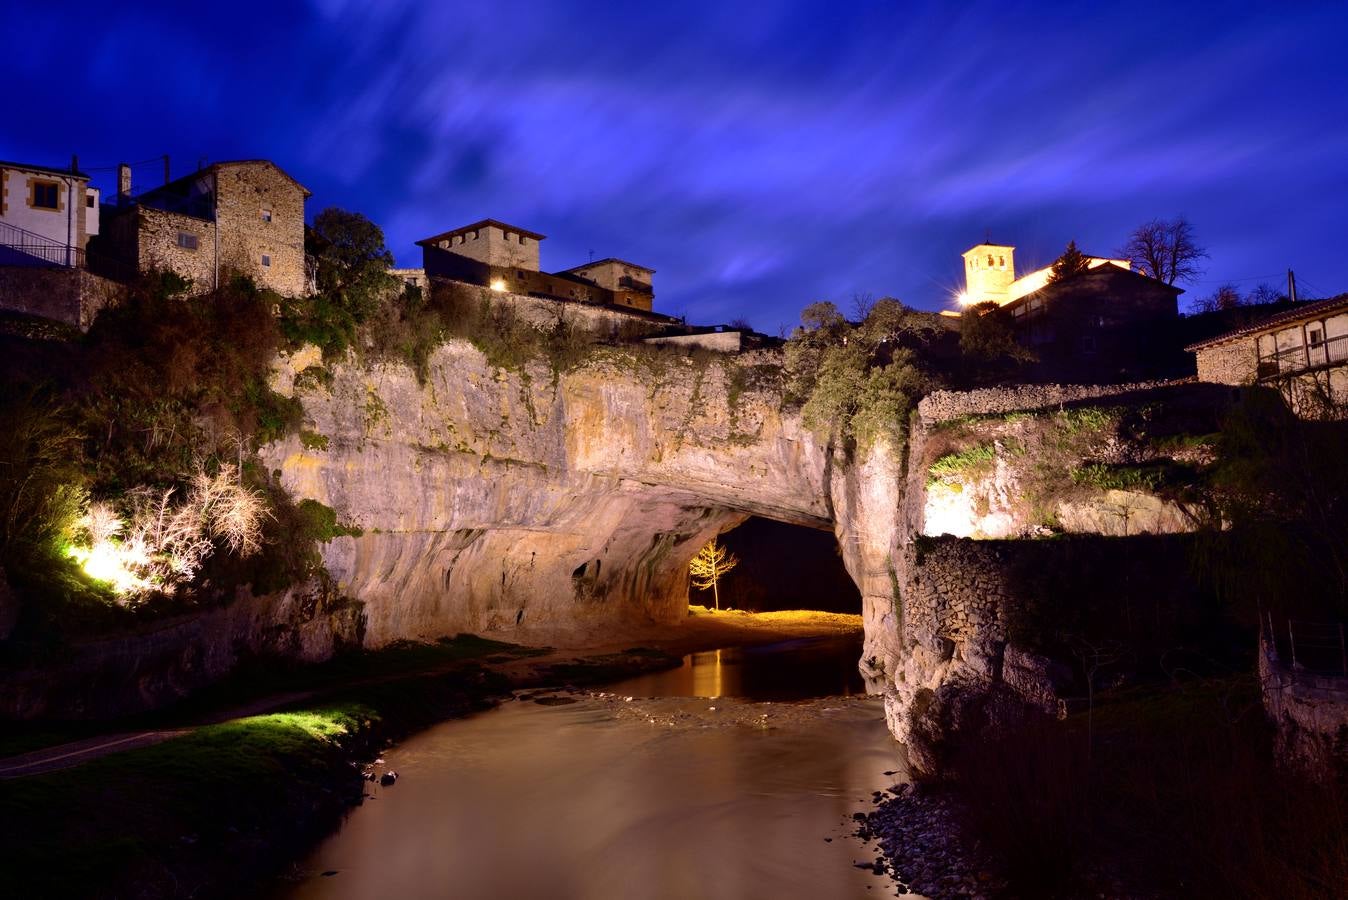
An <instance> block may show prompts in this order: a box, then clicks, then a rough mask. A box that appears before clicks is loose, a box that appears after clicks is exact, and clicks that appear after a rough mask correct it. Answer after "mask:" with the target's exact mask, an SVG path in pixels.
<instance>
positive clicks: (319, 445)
mask: <svg viewBox="0 0 1348 900" xmlns="http://www.w3.org/2000/svg"><path fill="white" fill-rule="evenodd" d="M300 444H301V445H302V446H303V447H304V449H306V450H318V451H323V450H327V449H328V436H327V435H326V434H319V433H317V432H315V431H308V430H304V431H301V432H300Z"/></svg>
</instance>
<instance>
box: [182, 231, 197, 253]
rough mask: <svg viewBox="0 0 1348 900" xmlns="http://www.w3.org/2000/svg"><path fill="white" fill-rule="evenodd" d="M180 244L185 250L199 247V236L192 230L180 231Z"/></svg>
mask: <svg viewBox="0 0 1348 900" xmlns="http://www.w3.org/2000/svg"><path fill="white" fill-rule="evenodd" d="M178 246H179V247H181V248H182V249H184V250H195V249H197V236H196V235H195V234H192V233H191V232H190V231H180V232H178Z"/></svg>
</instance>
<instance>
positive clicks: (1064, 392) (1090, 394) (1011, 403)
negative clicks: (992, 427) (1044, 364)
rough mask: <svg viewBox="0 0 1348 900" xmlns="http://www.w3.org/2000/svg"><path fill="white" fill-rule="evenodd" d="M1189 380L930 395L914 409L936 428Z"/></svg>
mask: <svg viewBox="0 0 1348 900" xmlns="http://www.w3.org/2000/svg"><path fill="white" fill-rule="evenodd" d="M1193 380H1194V379H1192V378H1172V379H1168V380H1159V381H1134V382H1131V383H1128V384H1016V385H1008V386H1006V387H993V388H979V389H977V390H973V391H933V392H932V393H930V394H928V395H927V396H925V397H923V398H922V400H921V402H919V403H918V405H917V414H918V417H919V418H920V419H921V421H922V424H923V425H936V424H939V423H941V422H948V421H950V420H951V419H958V418H961V417H962V416H987V415H1000V414H1002V413H1009V412H1022V411H1023V412H1029V411H1031V410H1038V409H1051V408H1052V407H1055V406H1061V405H1063V404H1065V403H1074V402H1076V401H1079V400H1094V399H1098V398H1101V397H1116V396H1120V395H1122V394H1132V393H1137V392H1139V391H1150V390H1155V389H1156V388H1162V387H1171V386H1173V385H1178V384H1190V383H1192V382H1193Z"/></svg>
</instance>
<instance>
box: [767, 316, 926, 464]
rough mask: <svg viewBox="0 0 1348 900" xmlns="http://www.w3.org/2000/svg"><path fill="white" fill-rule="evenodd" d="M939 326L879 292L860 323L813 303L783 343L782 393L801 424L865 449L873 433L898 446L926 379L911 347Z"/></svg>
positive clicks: (901, 445) (920, 345)
mask: <svg viewBox="0 0 1348 900" xmlns="http://www.w3.org/2000/svg"><path fill="white" fill-rule="evenodd" d="M937 331H938V326H937V325H936V324H935V323H934V322H933V321H932V317H931V316H930V315H926V314H923V313H919V312H915V311H913V310H910V309H908V308H907V307H905V306H904V305H903V304H902V303H900V302H899V301H897V300H890V299H885V300H880V301H879V302H877V303H876V304H875V305H874V306H873V307H871V309H870V310H869V312H868V313H867V315H866V318H865V319H864V320H863V321H862V322H861V323H859V324H854V323H851V322H848V321H847V320H846V319H845V318H843V315H842V313H840V312H838V309H837V307H835V306H834V305H833V304H832V303H814V304H811V305H810V306H808V307H806V308H805V310H804V311H803V312H802V313H801V326H800V327H799V328H797V329H796V330H795V332H794V333H793V334H792V335H791V339H790V340H789V341H787V344H786V360H785V368H786V376H787V385H786V388H787V399H788V401H790V402H795V403H799V404H801V415H802V418H803V419H804V422H805V424H806V426H807V427H809V428H811V429H812V430H814V431H815V432H816V433H818V434H820V435H825V436H828V437H830V438H832V439H835V440H838V441H840V442H841V443H842V445H843V446H844V447H846V448H861V449H864V448H866V447H868V446H870V445H871V444H872V443H874V442H875V441H876V440H877V439H879V438H882V437H883V438H886V439H888V440H889V441H891V442H892V444H893V446H894V449H895V450H896V451H900V452H901V451H902V449H903V448H904V446H905V444H906V441H907V435H908V419H909V416H910V415H911V413H912V411H913V409H914V407H915V406H916V404H917V401H918V398H919V397H921V395H922V394H923V393H924V392H925V391H926V389H927V388H928V386H929V384H930V382H929V379H928V376H927V375H926V374H924V372H923V370H922V368H921V367H920V364H919V357H918V353H917V351H918V350H920V349H921V348H923V347H924V346H926V345H927V344H928V343H929V342H930V341H932V340H933V339H934V338H935V336H936V334H937Z"/></svg>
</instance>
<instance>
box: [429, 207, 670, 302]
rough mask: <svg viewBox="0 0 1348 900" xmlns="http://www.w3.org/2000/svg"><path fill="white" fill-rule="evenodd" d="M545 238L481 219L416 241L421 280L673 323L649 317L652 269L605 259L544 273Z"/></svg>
mask: <svg viewBox="0 0 1348 900" xmlns="http://www.w3.org/2000/svg"><path fill="white" fill-rule="evenodd" d="M545 239H546V236H545V235H542V234H539V233H537V232H535V231H529V230H527V229H524V228H519V227H517V226H515V225H507V224H506V223H505V222H501V221H498V220H496V219H483V220H482V221H480V222H474V223H473V224H471V225H465V226H463V227H462V228H455V229H454V230H452V231H446V232H443V233H442V234H437V235H434V236H432V237H428V238H424V239H422V240H420V241H417V245H418V246H420V247H421V248H422V259H423V261H424V267H425V276H426V277H427V278H428V279H434V278H442V279H447V280H450V281H459V282H464V283H467V284H475V285H481V286H483V287H489V288H491V290H493V291H495V292H498V293H510V294H521V295H526V296H532V297H540V298H548V299H553V300H561V301H572V302H578V303H589V304H597V305H600V306H606V307H614V308H617V309H619V310H624V311H628V312H631V313H635V314H638V315H641V314H645V315H646V316H648V317H651V318H658V319H661V320H668V321H669V322H673V321H674V320H673V319H671V318H670V317H668V316H661V315H659V314H658V313H656V312H654V310H653V306H654V301H655V289H654V288H653V287H652V285H651V276H652V275H654V274H655V270H654V269H648V268H646V267H645V266H639V265H637V264H635V263H630V262H626V261H625V260H620V259H615V258H612V257H609V258H607V259H601V260H597V261H595V262H591V263H586V264H585V265H583V266H576V267H574V268H571V269H563V270H562V271H560V272H544V271H542V269H541V267H540V264H539V244H540V243H541V242H542V241H543V240H545Z"/></svg>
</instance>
